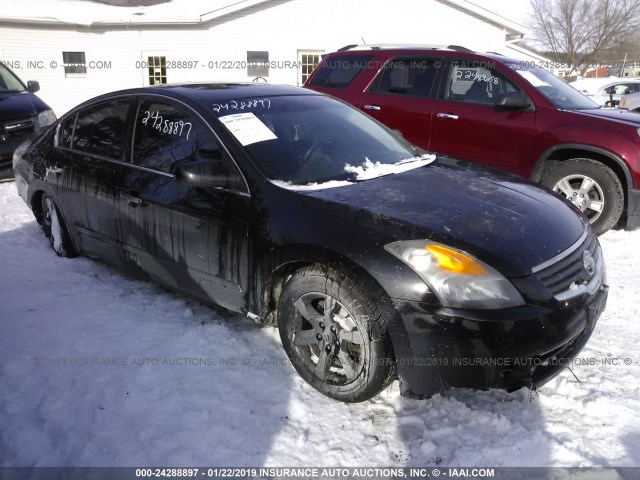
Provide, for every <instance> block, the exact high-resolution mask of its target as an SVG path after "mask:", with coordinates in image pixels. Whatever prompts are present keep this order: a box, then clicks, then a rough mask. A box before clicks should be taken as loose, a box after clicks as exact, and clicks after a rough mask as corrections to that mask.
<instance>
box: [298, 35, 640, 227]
mask: <svg viewBox="0 0 640 480" xmlns="http://www.w3.org/2000/svg"><path fill="white" fill-rule="evenodd" d="M304 86H305V87H306V88H310V89H312V90H316V91H319V92H323V93H327V94H330V95H333V96H335V97H338V98H340V99H342V100H344V101H346V102H348V103H351V104H352V105H355V106H356V107H358V108H360V109H361V110H363V111H365V112H367V113H368V114H369V115H371V116H372V117H374V118H376V119H378V120H379V121H380V122H382V123H384V124H385V125H387V126H388V127H390V128H392V129H395V130H398V131H399V132H400V133H401V134H402V135H403V136H404V137H405V138H406V139H407V140H409V141H410V142H412V143H414V144H416V145H418V146H420V147H422V148H425V149H428V150H431V151H433V152H437V153H440V154H444V155H449V156H455V157H458V158H462V159H467V160H473V161H475V162H479V163H483V164H485V165H489V166H492V167H496V168H499V169H502V170H507V171H510V172H513V173H516V174H518V175H521V176H524V177H527V178H530V179H532V180H534V181H537V182H541V183H542V184H543V185H546V186H547V187H549V188H551V189H552V190H554V191H555V192H556V193H558V194H559V195H561V196H563V197H565V198H567V200H569V201H571V202H572V203H573V204H574V205H575V206H576V207H578V208H579V209H580V210H582V212H583V213H584V214H585V215H586V216H587V218H588V219H589V221H590V222H591V223H592V225H593V228H594V230H595V231H596V232H597V233H598V234H602V233H604V232H606V231H607V230H609V229H610V228H611V227H613V226H614V225H616V224H618V223H620V224H621V225H622V226H625V227H627V228H634V227H638V226H640V115H638V114H635V113H629V112H624V111H619V110H609V109H603V108H600V107H599V106H598V105H597V104H595V103H594V102H592V101H591V100H589V99H588V98H587V97H585V96H584V95H582V94H581V93H580V92H578V91H577V90H575V89H574V88H573V87H571V86H569V85H568V84H566V83H565V82H563V81H562V80H560V79H559V78H557V77H555V76H554V75H552V74H551V73H549V72H548V71H546V70H544V69H542V68H539V67H537V66H535V65H534V64H533V62H526V61H522V60H516V59H511V58H507V57H503V56H501V55H499V54H479V53H474V52H472V51H471V50H467V49H465V48H462V47H457V46H450V47H407V48H397V47H393V48H391V47H385V46H349V47H345V48H343V49H340V50H339V51H338V52H335V53H331V54H328V55H325V56H324V58H323V60H322V62H321V63H320V64H319V65H318V66H317V68H316V69H315V70H314V72H313V73H312V75H311V76H310V77H309V79H308V80H307V82H306V83H305V85H304Z"/></svg>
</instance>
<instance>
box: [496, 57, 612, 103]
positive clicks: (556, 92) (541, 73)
mask: <svg viewBox="0 0 640 480" xmlns="http://www.w3.org/2000/svg"><path fill="white" fill-rule="evenodd" d="M509 67H510V68H511V69H512V70H513V71H515V72H517V73H518V74H519V75H520V76H521V77H523V78H524V79H525V80H526V81H528V82H529V83H530V84H531V85H533V86H534V87H535V88H536V89H537V90H538V91H539V92H540V93H542V94H543V95H544V96H545V97H547V99H548V100H549V101H550V102H551V103H553V104H554V105H555V106H556V107H557V108H559V109H561V110H592V109H594V108H600V106H599V105H598V104H597V103H595V102H593V101H591V100H590V99H589V98H587V97H586V96H584V95H583V94H582V93H580V92H579V91H578V90H576V89H575V88H573V87H572V86H571V85H569V84H567V83H565V82H564V81H562V80H560V79H559V78H558V77H556V76H555V75H553V74H551V73H549V72H548V71H546V70H544V69H542V68H539V67H535V68H521V67H522V65H521V64H517V63H512V64H510V65H509Z"/></svg>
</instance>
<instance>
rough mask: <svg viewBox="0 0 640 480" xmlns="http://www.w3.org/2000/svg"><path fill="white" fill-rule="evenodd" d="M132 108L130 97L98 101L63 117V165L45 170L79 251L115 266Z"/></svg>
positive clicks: (60, 151) (59, 143) (60, 154)
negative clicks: (120, 189) (121, 184)
mask: <svg viewBox="0 0 640 480" xmlns="http://www.w3.org/2000/svg"><path fill="white" fill-rule="evenodd" d="M130 105H131V102H130V101H129V100H128V99H117V100H111V101H107V102H101V103H98V104H94V105H91V106H88V107H86V108H84V109H83V110H80V111H79V112H78V113H77V114H75V115H71V116H69V117H68V118H66V119H65V120H64V121H63V122H62V124H61V126H60V129H59V132H58V138H57V152H56V155H57V157H56V158H58V157H59V158H61V159H63V161H60V162H54V163H55V164H52V165H50V166H48V169H47V181H48V183H50V184H55V185H56V196H57V198H58V201H59V202H60V203H61V204H62V209H63V211H64V212H65V214H66V216H67V218H66V221H67V222H69V223H70V224H72V225H73V226H74V227H75V230H76V231H77V232H78V234H79V238H80V242H81V245H80V248H81V250H82V251H84V252H85V253H87V254H89V255H93V256H98V257H101V258H105V259H106V260H109V261H115V262H117V261H119V260H120V255H119V245H118V244H119V239H120V232H119V228H120V225H119V219H118V196H117V185H118V183H119V180H120V176H121V174H122V168H123V165H124V162H123V158H124V156H125V155H126V151H127V149H128V138H127V122H128V114H129V110H130Z"/></svg>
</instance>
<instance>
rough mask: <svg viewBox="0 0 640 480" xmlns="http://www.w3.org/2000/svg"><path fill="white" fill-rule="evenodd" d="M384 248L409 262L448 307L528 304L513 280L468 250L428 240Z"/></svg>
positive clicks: (479, 307)
mask: <svg viewBox="0 0 640 480" xmlns="http://www.w3.org/2000/svg"><path fill="white" fill-rule="evenodd" d="M384 248H385V249H386V250H387V251H388V252H390V253H392V254H393V255H395V256H396V257H397V258H399V259H400V260H402V261H403V262H404V263H406V264H407V265H409V267H411V269H412V270H413V271H414V272H416V273H417V274H418V276H420V278H421V279H422V280H424V282H425V283H426V284H427V285H428V286H429V288H430V289H431V290H432V291H433V292H434V293H435V294H436V296H437V297H438V299H439V300H440V302H441V303H442V305H443V306H445V307H451V308H474V309H482V310H494V309H499V308H509V307H517V306H520V305H524V303H525V302H524V300H523V298H522V296H521V295H520V293H519V292H518V291H517V290H516V288H515V287H514V286H513V284H512V283H511V282H510V281H509V280H507V279H506V278H505V277H504V276H502V275H501V274H500V273H498V272H497V271H495V270H494V269H493V268H491V267H490V266H489V265H487V264H486V263H483V262H481V261H480V260H478V259H477V258H474V257H473V256H471V255H469V254H468V253H464V252H462V251H460V250H457V249H455V248H451V247H448V246H446V245H442V244H440V243H435V242H430V241H426V240H409V241H400V242H394V243H390V244H389V245H385V247H384Z"/></svg>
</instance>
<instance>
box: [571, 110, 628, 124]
mask: <svg viewBox="0 0 640 480" xmlns="http://www.w3.org/2000/svg"><path fill="white" fill-rule="evenodd" d="M572 113H575V114H577V115H584V116H587V117H591V118H598V119H607V120H616V121H618V122H621V123H625V124H627V125H629V126H631V127H640V115H638V114H637V113H633V112H629V111H627V110H618V109H614V108H600V109H594V110H573V111H572Z"/></svg>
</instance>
